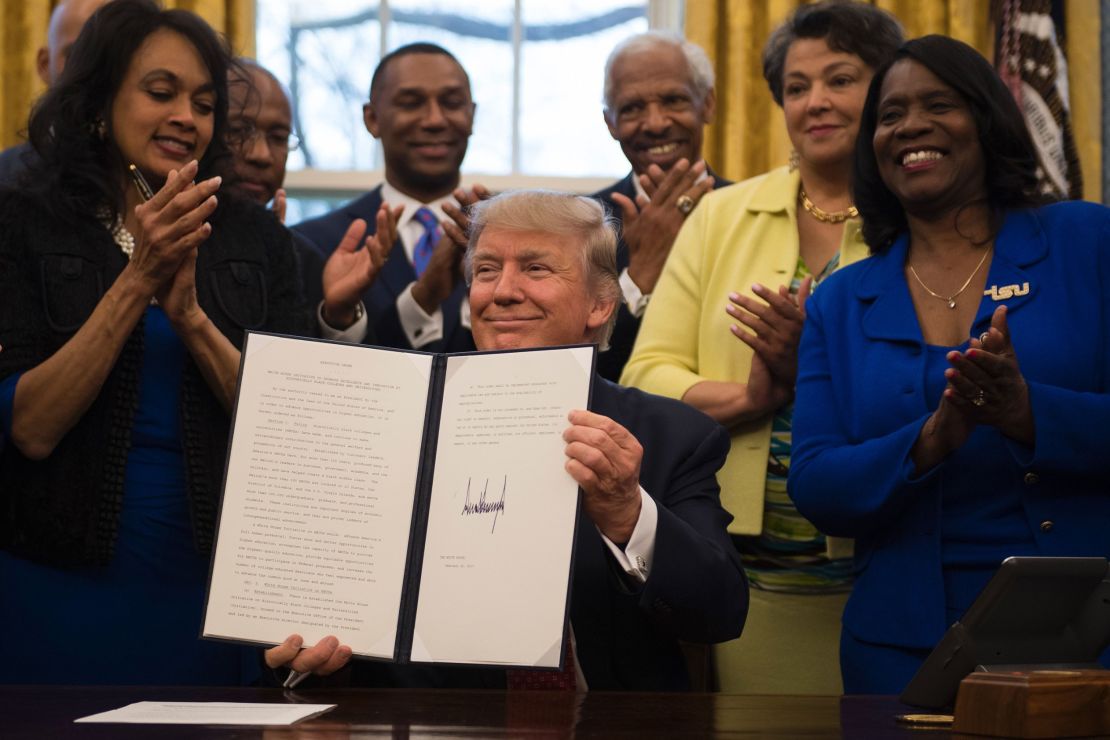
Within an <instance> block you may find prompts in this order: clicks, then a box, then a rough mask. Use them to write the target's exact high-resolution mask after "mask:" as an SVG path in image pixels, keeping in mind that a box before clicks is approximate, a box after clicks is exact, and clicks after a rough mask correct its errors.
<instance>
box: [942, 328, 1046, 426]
mask: <svg viewBox="0 0 1110 740" xmlns="http://www.w3.org/2000/svg"><path fill="white" fill-rule="evenodd" d="M969 344H970V346H969V348H968V350H967V351H966V352H950V353H948V362H949V363H950V364H951V365H952V367H950V368H948V369H947V370H945V373H944V377H945V378H946V379H947V380H948V387H947V388H946V389H945V391H944V396H945V399H946V400H947V401H949V402H950V403H951V404H953V405H954V406H956V407H958V408H959V409H960V410H961V411H963V412H964V413H965V414H967V416H968V417H969V418H970V419H971V420H973V421H974V422H975V423H978V424H987V425H989V426H993V427H995V428H997V429H998V430H999V431H1000V432H1002V433H1003V434H1004V435H1006V436H1007V437H1010V438H1011V439H1015V440H1018V441H1020V442H1024V443H1026V444H1032V443H1033V438H1034V426H1033V408H1032V405H1031V404H1030V401H1029V386H1027V385H1026V383H1025V378H1024V376H1022V374H1021V368H1020V367H1019V366H1018V361H1017V354H1016V353H1015V352H1014V346H1013V344H1012V343H1011V341H1010V330H1009V327H1008V325H1007V322H1006V307H1005V306H999V307H998V308H997V309H995V312H994V315H993V316H991V326H990V329H988V330H987V331H985V332H984V333H983V334H982V335H981V336H980V337H979V338H978V339H972V340H971V341H970V343H969Z"/></svg>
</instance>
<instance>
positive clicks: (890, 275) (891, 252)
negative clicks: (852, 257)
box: [856, 234, 924, 343]
mask: <svg viewBox="0 0 1110 740" xmlns="http://www.w3.org/2000/svg"><path fill="white" fill-rule="evenodd" d="M908 244H909V237H908V236H906V235H905V234H903V235H902V236H901V237H899V238H898V240H897V241H896V242H894V244H893V245H891V247H890V248H889V249H888V250H887V251H886V252H884V253H882V254H877V255H873V256H872V257H871V258H870V259H868V260H865V261H864V263H863V267H862V269H863V271H864V274H863V276H862V277H861V278H860V280H859V282H858V283H857V287H856V297H857V298H858V299H859V300H861V301H863V302H865V303H870V304H871V305H870V306H869V307H868V308H866V309H864V311H863V334H864V336H866V337H868V338H869V339H879V340H886V341H891V342H915V343H921V342H922V341H924V340H923V339H922V336H921V327H920V326H918V324H917V313H916V311H914V308H913V299H912V298H910V290H909V286H907V285H906V277H905V275H904V274H903V272H902V266H903V265H904V264H905V263H906V249H907V246H908Z"/></svg>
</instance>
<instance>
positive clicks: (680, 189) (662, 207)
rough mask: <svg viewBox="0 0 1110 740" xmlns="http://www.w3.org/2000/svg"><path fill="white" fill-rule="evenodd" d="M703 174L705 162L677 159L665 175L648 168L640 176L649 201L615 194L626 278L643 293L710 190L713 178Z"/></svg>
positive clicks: (651, 287) (650, 288) (648, 290)
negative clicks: (693, 211) (626, 255)
mask: <svg viewBox="0 0 1110 740" xmlns="http://www.w3.org/2000/svg"><path fill="white" fill-rule="evenodd" d="M703 174H705V162H697V163H695V164H694V165H693V166H690V163H689V161H687V160H686V159H680V160H678V162H677V163H676V164H675V165H674V167H672V168H671V169H670V170H669V171H668V172H665V173H664V172H663V170H662V169H661V168H660V167H659V166H658V165H651V166H650V167H649V168H648V171H647V172H646V173H644V174H642V175H640V182H641V184H642V185H643V186H644V190H645V191H646V192H647V193H648V194H649V196H650V198H646V197H644V196H638V197H637V198H636V202H633V201H632V199H631V198H629V197H627V196H625V195H623V194H621V193H614V194H613V196H612V197H613V201H614V202H615V203H616V204H617V206H618V207H619V208H620V209H621V214H622V215H621V218H622V226H621V232H622V237H623V238H624V242H625V244H627V245H628V274H629V277H631V278H632V281H633V282H634V283H636V286H637V287H638V288H639V289H640V291H641V292H642V293H651V292H652V291H653V290H654V289H655V283H656V282H657V281H658V280H659V275H660V273H662V271H663V265H664V264H665V263H666V261H667V255H669V254H670V252H671V247H672V246H673V245H674V240H675V237H677V236H678V231H679V229H681V228H682V224H683V223H685V221H686V217H687V216H688V215H689V213H690V211H692V210H693V209H694V206H696V205H697V203H698V201H700V200H701V198H702V196H703V195H705V194H706V193H707V192H709V191H710V190H712V189H713V178H712V177H705V178H703V179H702V180H701V181H700V182H699V181H698V178H699V177H702V175H703Z"/></svg>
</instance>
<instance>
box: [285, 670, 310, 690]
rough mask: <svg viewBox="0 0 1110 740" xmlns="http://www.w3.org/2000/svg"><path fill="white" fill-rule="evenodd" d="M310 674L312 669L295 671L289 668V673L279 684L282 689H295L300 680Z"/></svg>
mask: <svg viewBox="0 0 1110 740" xmlns="http://www.w3.org/2000/svg"><path fill="white" fill-rule="evenodd" d="M311 675H312V671H305V672H304V673H301V672H300V671H295V670H293V669H292V668H290V669H289V675H288V676H286V677H285V682H284V683H283V684H282V685H281V687H282V688H283V689H295V688H297V685H298V684H300V683H301V681H304V680H305V679H306V678H308V677H309V676H311Z"/></svg>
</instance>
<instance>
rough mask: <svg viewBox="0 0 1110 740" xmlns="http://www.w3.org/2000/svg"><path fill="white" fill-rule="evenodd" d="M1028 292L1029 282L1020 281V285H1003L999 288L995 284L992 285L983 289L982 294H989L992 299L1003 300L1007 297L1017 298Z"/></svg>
mask: <svg viewBox="0 0 1110 740" xmlns="http://www.w3.org/2000/svg"><path fill="white" fill-rule="evenodd" d="M1028 293H1029V283H1022V284H1021V285H1003V286H1002V287H1001V288H1000V287H998V286H997V285H992V286H991V287H990V288H988V289H987V290H984V291H983V295H989V296H990V297H991V300H992V301H1004V300H1006V299H1007V298H1017V297H1019V296H1023V295H1027V294H1028Z"/></svg>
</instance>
